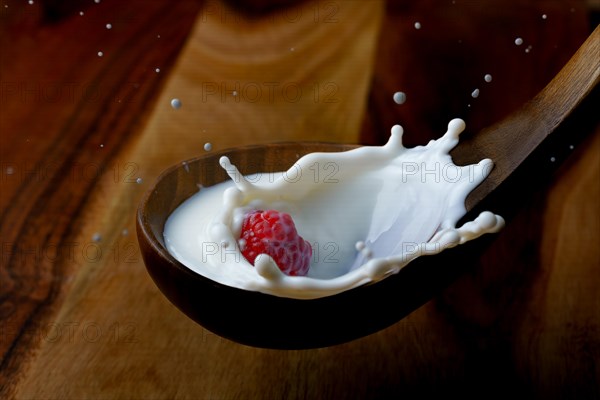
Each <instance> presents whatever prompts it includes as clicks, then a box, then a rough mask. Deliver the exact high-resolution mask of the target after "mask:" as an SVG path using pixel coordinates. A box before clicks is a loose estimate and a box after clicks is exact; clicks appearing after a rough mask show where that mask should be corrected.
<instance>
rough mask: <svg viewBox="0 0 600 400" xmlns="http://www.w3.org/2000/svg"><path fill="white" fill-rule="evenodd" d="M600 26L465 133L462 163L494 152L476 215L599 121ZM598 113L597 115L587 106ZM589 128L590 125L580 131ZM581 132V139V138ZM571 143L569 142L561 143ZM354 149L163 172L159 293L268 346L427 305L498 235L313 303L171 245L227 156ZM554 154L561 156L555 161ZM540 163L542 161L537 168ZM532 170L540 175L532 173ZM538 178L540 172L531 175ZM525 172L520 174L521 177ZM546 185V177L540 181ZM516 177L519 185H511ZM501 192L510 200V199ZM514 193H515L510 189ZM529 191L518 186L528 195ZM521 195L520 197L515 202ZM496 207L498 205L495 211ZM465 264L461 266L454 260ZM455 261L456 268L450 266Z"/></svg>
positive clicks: (306, 343) (150, 225) (250, 168)
mask: <svg viewBox="0 0 600 400" xmlns="http://www.w3.org/2000/svg"><path fill="white" fill-rule="evenodd" d="M599 75H600V28H597V29H596V30H595V31H594V32H593V34H592V35H591V36H590V37H589V38H588V40H587V41H586V42H585V43H584V44H583V45H582V46H581V48H580V49H579V50H578V52H577V53H576V54H575V55H574V56H573V58H572V59H571V60H570V61H569V62H568V63H567V64H566V66H565V67H564V68H563V69H562V70H561V72H560V73H559V74H558V75H557V76H556V78H555V79H554V80H553V81H552V82H550V84H548V86H547V87H546V88H545V89H544V90H542V92H540V94H539V95H538V96H536V97H535V98H534V99H533V100H532V101H530V102H529V103H527V104H526V105H525V106H524V107H523V108H522V109H521V110H519V111H518V112H517V113H515V114H513V115H512V116H510V117H508V118H506V119H505V120H503V121H501V122H500V123H498V124H496V125H494V126H492V127H490V128H488V129H485V130H483V131H482V132H479V133H477V134H471V135H470V136H469V134H468V133H466V134H467V136H466V138H464V140H463V138H461V144H460V145H459V146H458V147H457V148H456V149H455V150H454V151H453V153H452V155H453V157H454V159H455V161H456V163H457V164H461V163H472V162H477V161H479V160H481V159H483V158H492V159H493V160H494V161H495V163H496V167H495V169H494V171H493V172H492V174H491V175H490V176H489V178H488V179H487V180H485V181H484V183H483V184H482V185H480V186H479V187H478V188H477V189H476V190H475V191H473V192H472V194H471V195H470V196H469V197H468V199H467V204H466V206H467V210H468V211H469V212H470V213H473V212H475V211H476V210H477V208H479V207H481V206H482V205H485V206H486V207H487V203H488V202H489V200H490V199H502V201H501V203H502V204H507V202H506V201H504V200H505V199H506V198H508V199H509V200H512V204H516V205H518V197H517V196H514V195H513V194H512V193H513V192H511V190H514V187H515V186H514V182H517V184H518V183H519V182H521V187H520V188H519V190H521V188H522V187H524V186H531V185H530V184H529V183H528V184H527V185H522V182H529V181H528V179H530V178H531V177H536V178H537V177H538V176H539V175H538V174H539V173H540V172H544V173H545V172H546V169H547V167H548V165H552V164H554V165H557V164H558V161H559V159H558V158H559V156H560V155H565V154H567V153H568V151H564V148H565V146H567V147H568V145H565V144H564V143H575V142H574V140H575V139H576V136H577V135H573V134H572V132H569V127H573V121H576V122H578V121H580V120H581V119H587V118H591V119H592V121H593V123H594V124H597V123H598V117H597V114H596V113H597V112H598V111H597V110H595V111H594V109H592V108H591V107H594V106H596V107H597V105H598V80H599ZM590 110H592V111H590ZM581 131H582V132H583V131H585V130H581ZM580 136H581V135H580ZM563 142H564V143H563ZM353 147H356V146H354V145H343V144H325V143H278V144H269V145H263V146H252V147H244V148H237V149H232V150H228V151H223V152H220V153H214V154H210V155H207V156H203V157H199V158H196V159H193V160H189V161H187V162H185V163H182V164H180V165H177V166H174V167H172V168H170V169H168V170H167V171H165V172H164V173H163V174H162V175H161V176H160V177H159V178H158V180H157V182H156V184H155V186H154V187H153V188H152V189H151V190H150V191H149V192H148V193H147V194H146V195H145V197H144V199H143V200H142V203H141V204H140V207H139V209H138V215H137V235H138V241H139V243H140V248H141V251H142V255H143V258H144V262H145V264H146V267H147V269H148V272H149V273H150V276H151V277H152V278H153V280H154V281H155V283H156V284H157V286H158V287H159V288H160V290H161V291H162V292H163V293H164V294H165V296H166V297H167V298H168V299H169V300H170V301H171V302H172V303H173V304H175V305H176V306H177V307H178V308H179V309H180V310H182V311H183V312H184V313H185V314H186V315H188V316H189V317H190V318H192V319H193V320H195V321H197V322H198V323H199V324H201V325H203V326H204V327H206V328H207V329H209V330H211V331H213V332H214V333H216V334H219V335H221V336H223V337H226V338H229V339H231V340H233V341H236V342H239V343H243V344H247V345H251V346H257V347H268V348H282V349H298V348H314V347H323V346H330V345H334V344H338V343H343V342H346V341H349V340H353V339H356V338H359V337H362V336H365V335H368V334H370V333H373V332H376V331H378V330H380V329H383V328H385V327H387V326H389V325H391V324H393V323H395V322H397V321H398V320H400V319H401V318H403V317H404V316H406V315H407V314H408V313H410V312H412V311H413V310H415V309H416V308H417V307H419V306H421V305H422V304H424V303H425V302H426V301H428V300H429V299H431V298H432V297H433V296H435V295H436V294H437V293H439V292H440V291H441V290H442V289H443V288H444V287H446V286H447V285H448V284H449V283H450V282H452V281H453V280H454V279H455V278H456V277H457V276H459V275H460V274H461V271H463V268H461V266H464V265H469V264H470V263H473V262H475V261H476V260H477V258H478V257H479V255H480V254H481V252H482V251H483V249H485V247H486V245H487V244H489V243H491V241H493V240H494V235H486V236H484V237H482V238H480V239H478V240H475V241H473V242H468V243H466V244H464V245H461V246H457V247H455V248H452V249H448V250H445V251H444V252H442V253H440V254H438V255H436V256H435V257H420V258H418V259H416V260H414V261H413V262H412V263H411V264H409V265H408V266H407V267H405V268H404V269H402V270H401V271H400V272H399V273H398V274H396V275H393V276H390V277H388V278H386V279H384V280H382V281H380V282H377V283H373V284H368V285H364V286H361V287H358V288H355V289H351V290H348V291H346V292H342V293H340V294H337V295H334V296H329V297H324V298H318V299H313V300H298V299H290V298H282V297H276V296H272V295H267V294H263V293H258V292H252V291H246V290H242V289H237V288H233V287H229V286H225V285H222V284H219V283H216V282H214V281H212V280H210V279H207V278H205V277H203V276H201V275H199V274H197V273H195V272H193V271H191V270H190V269H189V268H187V267H185V266H183V265H182V264H181V263H179V262H178V261H177V260H176V259H175V258H174V257H173V256H172V255H171V254H169V252H168V251H167V250H166V247H165V243H164V239H163V230H164V225H165V221H166V220H167V218H168V216H169V215H170V214H171V212H172V211H173V210H175V208H177V206H179V205H180V204H181V203H182V202H183V201H184V200H186V199H187V198H188V197H189V196H191V195H192V194H194V193H196V192H197V191H198V188H197V183H202V184H203V185H204V186H210V185H213V184H216V183H218V182H222V181H224V180H227V179H228V177H227V175H226V173H225V171H224V170H223V169H222V168H221V167H220V166H219V163H218V160H219V158H220V157H221V156H222V155H226V156H228V157H229V158H230V159H231V161H232V162H233V163H234V164H236V165H238V166H239V167H240V169H241V170H242V171H244V173H255V172H264V171H265V170H264V168H265V167H267V168H268V169H267V170H284V169H286V168H288V167H289V165H290V164H291V163H293V162H294V161H295V160H296V157H297V156H298V155H303V154H307V153H310V152H314V151H344V150H348V149H350V148H353ZM553 159H554V161H552V160H553ZM540 166H541V167H540ZM532 171H533V172H532ZM532 174H533V175H532ZM518 176H521V178H520V179H521V180H518V179H517V180H515V179H514V178H515V177H518ZM536 180H537V181H539V179H536ZM511 181H512V183H513V185H512V186H511ZM503 193H504V196H503ZM507 193H508V195H506V194H507ZM522 195H523V192H522V191H520V192H519V196H522ZM515 198H516V199H517V200H515ZM490 209H491V210H493V211H494V212H498V210H497V209H496V208H493V207H492V208H490ZM457 265H458V266H459V267H458V268H455V267H454V266H457ZM449 266H453V267H451V268H450V267H449Z"/></svg>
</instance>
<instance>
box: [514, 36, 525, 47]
mask: <svg viewBox="0 0 600 400" xmlns="http://www.w3.org/2000/svg"><path fill="white" fill-rule="evenodd" d="M515 44H516V45H517V46H520V45H522V44H523V39H522V38H520V37H518V38H516V39H515Z"/></svg>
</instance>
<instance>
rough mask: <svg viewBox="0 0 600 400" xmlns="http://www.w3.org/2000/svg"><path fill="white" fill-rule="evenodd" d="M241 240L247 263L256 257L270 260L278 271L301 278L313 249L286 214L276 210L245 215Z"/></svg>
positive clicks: (251, 212)
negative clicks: (265, 255)
mask: <svg viewBox="0 0 600 400" xmlns="http://www.w3.org/2000/svg"><path fill="white" fill-rule="evenodd" d="M240 241H241V242H242V243H244V245H243V246H241V247H242V254H243V255H244V257H246V260H248V261H249V262H250V264H252V265H254V260H255V259H256V257H257V256H258V255H259V254H267V255H269V256H271V258H273V260H274V261H275V263H276V264H277V266H278V267H279V269H280V270H281V272H283V273H284V274H286V275H291V276H304V275H306V274H307V273H308V268H309V267H310V258H311V257H312V248H311V247H310V243H308V242H307V241H306V240H304V239H302V237H301V236H300V235H298V232H297V231H296V226H295V225H294V221H293V220H292V217H290V215H289V214H286V213H283V212H279V211H276V210H267V211H263V210H254V211H250V212H249V213H247V214H246V215H245V216H244V222H243V224H242V234H241V238H240Z"/></svg>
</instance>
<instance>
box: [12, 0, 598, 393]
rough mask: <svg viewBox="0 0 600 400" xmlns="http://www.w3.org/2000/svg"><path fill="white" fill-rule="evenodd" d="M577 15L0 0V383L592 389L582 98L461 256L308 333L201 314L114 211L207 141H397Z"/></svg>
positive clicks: (522, 80) (560, 55)
mask: <svg viewBox="0 0 600 400" xmlns="http://www.w3.org/2000/svg"><path fill="white" fill-rule="evenodd" d="M543 15H546V17H545V18H543ZM594 15H596V14H592V13H591V10H589V9H588V8H587V5H586V3H584V2H583V1H579V0H537V1H534V0H532V1H525V0H515V1H512V2H510V5H507V2H505V1H501V0H483V1H477V2H474V1H463V0H456V1H452V0H448V1H445V0H437V1H434V0H424V1H418V2H417V1H391V0H390V1H388V2H387V3H386V2H385V1H383V0H382V1H378V0H369V1H358V0H356V1H355V0H331V1H329V0H321V1H305V2H302V1H293V0H280V1H269V0H263V1H258V0H256V1H244V2H233V1H232V2H227V3H223V2H221V1H205V2H201V1H191V0H184V1H179V2H168V1H166V0H153V1H142V0H133V1H129V2H119V1H117V0H102V1H100V2H97V3H96V2H92V1H91V0H90V1H87V0H86V1H72V2H60V1H53V0H46V1H40V0H34V2H33V4H28V2H25V1H13V0H4V1H3V2H2V3H1V4H0V85H1V86H0V164H1V169H0V177H1V181H0V184H1V190H0V205H1V214H0V218H1V219H0V241H1V245H2V248H1V265H0V398H17V399H40V398H43V399H49V398H77V399H79V398H107V399H114V398H144V399H146V398H158V399H163V398H217V399H218V398H224V399H228V398H261V399H271V398H273V399H275V398H388V397H401V396H405V395H413V396H416V395H419V396H423V395H426V394H437V395H449V394H458V395H461V396H463V397H468V398H505V397H506V396H513V397H515V396H517V397H518V398H539V399H551V398H564V399H574V398H577V399H591V398H600V368H599V367H598V361H599V360H600V294H599V293H600V250H598V236H599V235H598V233H599V230H600V210H599V204H600V203H599V202H600V185H599V182H600V130H599V129H598V128H597V120H596V128H595V129H594V130H591V131H590V134H589V136H588V138H587V139H586V141H585V142H584V143H583V144H582V145H580V146H577V148H575V149H574V150H573V151H572V153H573V154H572V155H571V157H569V159H568V160H567V161H566V162H565V163H564V165H563V166H562V168H561V169H560V170H559V172H558V173H557V174H556V176H554V177H553V180H552V182H551V184H550V185H548V186H543V187H536V186H535V185H534V183H535V182H533V183H532V188H533V191H532V193H531V194H530V195H528V197H526V198H524V199H523V200H522V203H523V204H522V205H521V207H520V211H519V212H518V213H517V214H516V215H515V216H514V217H513V218H512V219H511V220H510V222H509V224H508V226H507V227H506V229H505V230H504V231H503V232H502V233H501V234H499V235H498V238H497V240H496V241H495V242H494V244H493V246H492V247H491V248H490V249H489V251H488V252H487V253H486V254H485V255H484V256H483V258H482V260H481V262H480V263H479V264H478V265H474V266H472V268H470V269H469V272H468V273H467V274H465V276H463V277H461V278H460V279H459V280H457V281H456V282H455V283H454V284H452V285H451V286H450V287H448V288H447V289H446V290H444V291H443V292H441V293H439V295H438V296H436V297H435V298H433V299H432V300H431V301H429V302H428V303H427V304H425V305H423V306H422V307H421V308H419V309H418V310H416V311H415V312H413V313H412V314H410V315H409V316H408V317H406V318H405V319H403V320H402V321H400V322H398V323H397V324H395V325H393V326H392V327H390V328H388V329H386V330H383V331H381V332H379V333H376V334H374V335H371V336H369V337H366V338H363V339H360V340H356V341H353V342H350V343H347V344H343V345H339V346H334V347H331V348H324V349H315V350H307V351H274V350H264V349H255V348H249V347H245V346H241V345H238V344H235V343H232V342H229V341H227V340H225V339H221V338H219V337H217V336H215V335H213V334H211V333H210V332H208V331H206V330H204V329H203V328H202V327H200V326H198V325H196V324H194V323H193V322H191V321H190V320H189V319H187V318H186V317H185V316H184V315H183V314H181V313H180V312H179V311H178V310H177V309H175V308H174V307H173V306H172V305H171V304H170V303H169V302H168V301H167V300H166V299H165V298H164V297H163V296H162V295H161V294H160V292H159V291H158V290H157V289H156V287H155V286H154V284H153V283H152V281H151V280H150V278H149V277H148V275H147V273H146V271H145V267H144V265H143V262H142V260H141V256H140V254H139V249H138V247H137V242H136V240H135V234H134V216H135V211H136V207H137V204H138V201H139V199H140V196H141V195H142V193H143V192H144V191H145V190H147V189H148V188H149V187H150V185H151V184H152V182H153V180H154V179H155V178H156V176H157V175H158V174H159V173H160V172H161V171H162V170H163V169H164V168H166V167H167V166H169V165H172V164H174V163H178V162H180V161H182V160H184V159H186V158H190V157H194V156H197V155H199V154H202V153H203V152H204V150H203V145H204V143H206V142H211V143H212V144H213V148H215V149H223V148H226V147H230V146H235V145H238V144H254V143H259V142H269V141H279V140H323V141H333V142H350V143H357V142H361V143H382V142H384V141H385V140H386V138H387V135H388V134H389V129H390V127H391V126H392V125H393V124H396V123H400V124H402V125H403V126H404V128H405V131H406V135H405V141H406V143H407V144H409V145H414V144H422V143H425V142H426V141H427V140H428V139H430V138H434V137H437V136H439V135H440V134H442V133H443V132H444V128H445V125H446V124H447V122H448V121H449V120H450V119H451V118H454V117H462V118H464V119H465V120H466V122H467V129H468V130H470V131H472V132H477V130H479V129H480V128H482V127H484V126H486V125H489V124H491V123H493V122H496V121H497V120H499V119H500V118H501V117H503V116H505V115H507V114H508V113H509V112H511V111H513V110H515V109H516V108H518V107H519V106H520V105H521V104H523V102H524V101H526V100H527V99H529V98H531V97H532V96H533V95H534V94H535V93H536V92H537V91H538V90H539V89H540V88H541V87H543V86H544V85H545V84H546V83H547V82H548V81H549V80H550V78H551V77H552V76H553V75H554V74H555V73H556V72H557V71H558V70H559V69H560V67H561V66H562V65H563V64H564V62H565V61H566V60H567V59H568V58H569V57H570V56H571V54H573V52H574V51H575V49H576V48H577V47H578V46H579V44H581V43H582V42H583V40H584V38H585V37H586V36H587V35H588V33H589V32H590V31H591V27H592V26H593V25H595V24H596V23H597V22H594V21H595V20H594V19H593V16H594ZM415 22H420V23H421V29H415V26H414V24H415ZM107 24H111V28H110V29H107ZM517 37H521V38H523V41H524V43H523V44H522V45H521V46H517V45H515V43H514V40H515V39H516V38H517ZM99 52H102V56H99V55H98V54H99ZM157 71H158V72H157ZM487 73H489V74H491V75H492V77H493V80H492V82H490V83H486V82H485V81H484V79H483V77H484V75H485V74H487ZM476 88H479V89H480V96H479V97H478V98H476V99H475V98H472V97H471V92H472V91H473V90H474V89H476ZM396 91H404V92H406V94H407V101H406V103H405V104H403V105H397V104H395V103H394V102H393V101H392V95H393V93H394V92H396ZM173 98H178V99H180V100H181V103H182V107H181V108H180V109H173V108H172V107H170V105H169V103H170V101H171V99H173ZM558 161H560V162H562V161H563V160H562V159H561V160H558Z"/></svg>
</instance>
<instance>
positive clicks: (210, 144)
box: [204, 142, 212, 151]
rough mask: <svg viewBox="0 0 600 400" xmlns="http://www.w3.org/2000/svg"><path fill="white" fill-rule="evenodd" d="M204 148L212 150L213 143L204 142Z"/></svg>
mask: <svg viewBox="0 0 600 400" xmlns="http://www.w3.org/2000/svg"><path fill="white" fill-rule="evenodd" d="M204 150H205V151H211V150H212V143H210V142H206V143H204Z"/></svg>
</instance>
